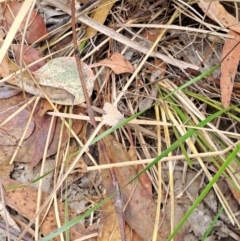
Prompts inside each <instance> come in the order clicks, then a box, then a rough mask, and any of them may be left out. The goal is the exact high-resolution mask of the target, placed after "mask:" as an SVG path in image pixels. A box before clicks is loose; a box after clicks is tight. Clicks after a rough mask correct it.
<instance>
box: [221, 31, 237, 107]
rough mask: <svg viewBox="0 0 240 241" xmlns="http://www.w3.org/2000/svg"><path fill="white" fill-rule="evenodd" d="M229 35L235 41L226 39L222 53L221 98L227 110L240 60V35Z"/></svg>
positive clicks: (233, 33) (231, 33)
mask: <svg viewBox="0 0 240 241" xmlns="http://www.w3.org/2000/svg"><path fill="white" fill-rule="evenodd" d="M229 34H230V35H231V36H233V37H234V38H233V39H226V41H225V44H224V46H223V51H222V62H221V70H222V71H221V79H220V87H221V96H222V104H223V107H224V108H227V107H228V106H229V104H230V101H231V96H232V90H233V85H234V79H235V76H236V73H237V68H238V64H239V59H240V44H239V43H240V35H239V34H238V33H236V32H234V31H232V30H230V31H229Z"/></svg>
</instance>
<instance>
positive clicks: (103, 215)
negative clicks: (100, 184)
mask: <svg viewBox="0 0 240 241" xmlns="http://www.w3.org/2000/svg"><path fill="white" fill-rule="evenodd" d="M99 211H100V221H101V226H102V228H101V229H100V230H99V233H100V237H98V239H97V240H98V241H106V240H121V233H120V228H119V225H118V217H117V213H116V209H115V206H114V203H113V201H112V200H110V201H108V202H107V203H105V204H103V205H102V206H101V208H100V209H99ZM125 234H126V241H134V240H135V241H142V239H141V238H140V237H139V236H138V235H137V234H136V233H135V232H134V230H131V228H130V227H129V226H128V225H127V224H126V225H125Z"/></svg>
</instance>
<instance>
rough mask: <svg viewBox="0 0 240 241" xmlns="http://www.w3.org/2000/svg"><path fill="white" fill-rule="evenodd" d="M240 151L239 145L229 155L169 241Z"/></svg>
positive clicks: (168, 240)
mask: <svg viewBox="0 0 240 241" xmlns="http://www.w3.org/2000/svg"><path fill="white" fill-rule="evenodd" d="M239 151H240V144H239V145H237V147H236V148H235V149H234V150H233V152H232V153H231V154H230V155H229V157H228V158H227V160H226V161H225V162H224V163H223V165H222V166H221V167H220V169H219V170H218V172H217V173H216V174H215V175H214V177H213V178H212V180H211V181H210V182H209V183H208V185H207V186H206V187H205V188H204V190H203V191H202V193H201V194H200V195H199V197H198V198H197V199H196V201H195V202H194V203H193V205H192V206H191V207H190V208H189V210H188V211H187V213H186V214H185V215H184V217H183V218H182V220H181V221H180V222H179V224H178V225H177V227H176V228H175V229H174V231H173V233H172V234H171V235H170V236H169V238H168V239H167V241H170V240H172V239H173V237H174V236H175V235H176V234H177V232H178V231H179V230H180V228H181V227H182V225H183V224H184V223H185V222H186V221H187V219H188V217H189V216H190V215H191V214H192V212H193V211H194V209H195V208H196V207H197V206H198V204H199V203H200V202H201V201H202V200H203V198H204V197H205V196H206V195H207V194H208V192H209V191H210V189H211V188H212V186H213V185H214V183H216V181H217V180H218V179H219V177H220V176H221V175H222V173H223V172H224V171H225V169H226V168H227V167H228V165H229V164H230V163H231V161H232V160H233V159H234V158H235V156H236V155H237V154H238V152H239Z"/></svg>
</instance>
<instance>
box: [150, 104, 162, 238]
mask: <svg viewBox="0 0 240 241" xmlns="http://www.w3.org/2000/svg"><path fill="white" fill-rule="evenodd" d="M154 108H155V113H156V119H157V120H158V121H159V119H160V117H159V116H160V113H159V108H158V105H157V104H156V105H155V106H154ZM156 127H157V136H158V142H157V151H158V154H159V155H160V154H161V150H162V140H161V127H160V125H157V126H156ZM157 174H158V190H157V191H158V198H157V203H158V205H157V208H156V216H155V223H154V230H153V238H152V240H153V241H155V240H157V234H158V228H159V217H160V212H161V210H160V209H161V205H160V203H161V201H162V161H159V162H158V172H157Z"/></svg>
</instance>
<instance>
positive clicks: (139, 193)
mask: <svg viewBox="0 0 240 241" xmlns="http://www.w3.org/2000/svg"><path fill="white" fill-rule="evenodd" d="M0 2H1V3H3V2H2V1H0ZM43 2H44V4H39V3H38V2H37V1H35V0H26V1H24V2H23V4H22V3H18V5H19V6H22V8H21V10H20V11H19V13H18V14H17V16H16V19H15V21H14V23H13V24H12V27H11V28H6V29H5V31H8V29H10V30H9V32H8V33H7V35H4V34H5V32H3V33H2V32H1V29H0V44H1V43H2V42H3V45H2V47H1V49H0V60H4V61H2V62H1V61H0V63H1V64H0V77H1V79H0V83H1V86H0V103H2V105H0V107H2V108H0V110H1V113H0V114H1V116H0V117H1V123H0V127H1V128H0V135H1V136H2V141H1V143H0V159H4V160H5V158H6V160H7V161H6V162H2V161H1V162H0V166H1V165H2V166H4V168H5V167H6V168H7V170H8V171H6V170H5V169H4V168H0V173H4V175H2V176H7V178H3V177H2V178H1V180H0V182H2V183H3V186H4V188H8V186H9V185H13V184H18V188H16V187H15V190H9V191H7V192H6V193H4V192H2V194H1V195H2V196H5V198H6V199H5V200H6V202H5V204H6V205H8V206H9V207H11V208H12V209H14V210H15V211H16V212H17V213H19V214H20V213H21V214H22V215H23V216H21V217H20V218H21V221H16V225H19V227H20V231H21V232H22V233H21V235H20V236H19V237H18V239H21V238H22V237H23V236H24V234H25V233H27V232H29V230H30V232H31V235H32V236H35V237H34V239H36V240H39V239H41V238H42V237H40V235H43V236H44V237H43V238H42V240H44V241H46V240H61V241H64V240H83V239H90V240H99V241H100V240H110V239H117V240H126V241H138V240H149V239H152V240H153V241H166V240H168V241H170V239H171V238H172V236H173V235H175V233H176V236H175V237H174V240H176V241H178V240H189V239H190V238H192V239H194V240H201V239H202V238H203V237H204V235H205V236H207V234H206V231H208V230H209V229H211V228H212V227H213V226H214V225H215V226H214V227H213V228H212V230H211V232H210V233H209V237H208V238H212V239H214V240H221V239H222V238H224V237H227V239H229V240H232V238H234V239H236V240H237V239H239V237H238V235H239V233H238V232H237V231H236V232H235V230H237V229H239V227H240V218H239V216H237V215H236V213H237V211H238V209H239V193H238V192H239V189H240V188H239V187H240V172H239V162H240V154H239V153H237V151H238V148H239V146H240V134H239V133H240V124H239V121H240V119H239V113H240V108H238V103H239V97H240V87H239V83H238V82H239V80H240V74H239V73H238V71H236V74H235V73H234V75H231V80H232V83H231V84H233V85H231V86H230V87H231V88H232V95H229V94H228V97H229V99H228V100H227V101H228V103H229V105H231V104H235V105H236V107H229V108H228V109H226V110H225V109H222V104H221V99H220V95H219V93H220V91H221V88H222V91H223V87H222V85H220V74H221V71H219V70H218V69H216V67H215V68H213V67H214V66H219V62H220V61H221V56H222V55H225V54H224V49H223V44H224V42H225V41H226V43H227V42H228V41H229V42H231V41H232V42H234V40H233V36H232V34H229V33H228V31H229V30H228V29H227V27H230V26H227V24H226V23H227V21H229V23H235V20H236V19H237V17H235V15H236V16H237V14H235V13H237V7H236V6H237V3H234V4H233V3H230V2H228V3H223V4H222V5H220V3H218V2H217V3H211V4H209V3H203V1H201V0H200V3H195V2H185V1H182V0H172V1H170V2H167V1H162V0H155V1H146V0H143V1H136V0H134V1H130V0H125V1H115V0H113V1H112V0H106V1H95V2H94V1H88V2H87V3H86V1H85V0H84V1H80V2H79V1H77V4H76V6H74V1H72V6H71V8H70V7H69V4H68V3H62V2H60V1H57V0H53V1H50V0H44V1H43ZM83 2H84V3H83ZM90 2H91V3H93V4H92V5H91V6H90V7H89V3H90ZM109 3H110V5H109V6H108V7H107V6H106V5H105V4H109ZM21 4H22V5H21ZM199 6H200V7H202V9H203V12H202V11H199ZM34 7H36V9H37V11H35V12H34V13H36V15H38V16H39V17H40V13H43V15H44V17H40V18H41V19H44V21H42V22H44V23H46V26H45V24H44V27H46V28H48V27H49V29H48V31H49V34H48V36H49V38H48V39H44V40H43V39H42V40H43V41H42V42H39V43H34V45H31V50H32V51H34V52H31V51H29V52H27V50H28V49H29V46H27V44H29V43H27V41H26V33H27V31H28V30H29V28H30V26H31V24H27V26H26V27H25V28H24V30H23V25H24V23H25V21H26V20H24V18H25V19H27V18H29V19H31V18H30V17H29V16H30V15H29V16H27V17H26V15H27V13H28V12H31V11H32V9H33V8H34ZM102 7H103V8H104V9H102ZM222 7H224V8H225V9H227V10H228V14H226V12H222V13H223V14H222V15H223V16H221V14H220V12H219V10H221V9H222V10H223V8H222ZM75 8H76V9H85V10H83V11H82V12H79V13H77V11H76V12H75ZM207 8H208V9H207ZM101 9H102V10H101ZM103 10H104V13H103V14H102V15H101V13H102V12H101V11H103ZM222 10H221V11H222ZM94 12H95V13H94ZM99 14H100V15H99ZM66 15H67V16H66ZM74 15H76V17H75V16H74ZM93 15H95V16H97V17H91V16H93ZM103 15H104V16H103ZM56 16H57V17H56ZM206 16H209V17H210V18H212V19H209V18H206ZM71 17H72V19H71V20H70V21H69V19H70V18H71ZM222 17H225V18H226V19H225V20H223V18H222ZM101 18H102V19H101ZM73 19H74V21H73ZM22 20H23V22H22ZM98 20H100V21H98ZM21 22H22V25H21V26H20V23H21ZM9 27H10V26H9ZM231 27H232V26H231ZM234 27H235V28H238V27H239V26H237V25H236V26H234ZM20 28H21V29H22V30H21V31H22V32H23V33H22V32H21V31H20ZM53 29H55V30H53ZM86 29H87V32H86ZM17 31H18V32H19V36H20V38H18V36H16V37H14V36H15V34H16V32H17ZM20 32H21V33H20ZM24 36H25V37H24ZM71 36H74V37H73V39H72V38H71ZM86 37H88V38H90V39H86ZM24 38H25V39H24ZM22 39H23V41H22ZM73 40H74V41H73ZM13 41H14V44H15V45H14V46H10V44H11V43H12V42H13ZM21 42H24V43H25V44H26V46H24V47H23V48H24V49H25V50H24V51H23V52H21V51H19V48H21V47H20V46H21V45H20V44H21ZM73 42H74V44H73ZM226 51H228V50H226ZM79 52H80V53H79ZM31 53H33V54H31ZM74 54H76V55H77V63H78V72H77V78H76V80H77V83H79V82H78V76H79V74H78V73H80V79H81V80H84V81H86V83H89V82H88V81H89V79H88V77H86V76H82V73H83V72H84V66H81V65H82V63H81V62H79V61H78V60H79V59H81V60H84V63H86V66H88V67H89V66H90V68H91V71H92V76H91V77H92V78H91V81H92V82H91V83H92V87H93V89H91V91H90V92H89V93H87V92H86V91H85V93H84V98H83V99H82V100H81V101H79V102H77V99H76V95H74V94H72V92H71V91H72V89H71V90H70V89H67V90H66V91H67V92H68V93H67V94H66V95H65V96H64V98H62V99H64V101H66V99H67V98H68V102H61V103H60V102H56V103H58V104H56V103H55V102H54V101H53V99H54V98H53V89H52V87H53V85H51V88H50V89H49V90H48V91H46V88H45V87H43V86H45V85H44V84H43V83H42V82H41V81H42V80H41V78H42V76H41V77H39V76H38V77H36V76H37V73H39V69H38V67H39V66H40V68H42V66H41V65H43V64H44V63H45V62H46V63H51V61H52V60H53V61H55V60H56V59H59V58H63V59H64V60H65V61H70V59H72V56H73V55H74ZM32 55H35V57H34V58H33V59H32V58H30V57H33V56H32ZM35 60H36V61H35ZM43 60H44V61H43ZM24 61H25V62H24ZM33 61H34V63H31V62H33ZM35 62H39V65H37V64H36V63H35ZM23 63H24V67H25V68H21V65H22V64H23ZM33 65H35V66H33ZM102 65H104V66H105V67H101V66H102ZM18 66H20V67H18ZM32 66H33V67H34V68H36V69H34V70H33V69H32V68H31V67H32ZM237 66H238V63H237V62H236V63H235V69H236V70H237ZM45 68H47V69H48V68H49V65H45ZM213 69H215V71H214V72H212V70H213ZM63 70H67V64H65V62H63V63H61V65H60V67H59V66H57V67H56V68H54V69H53V70H52V71H50V72H47V74H45V76H47V77H46V79H44V81H45V80H46V82H48V83H49V82H53V79H51V78H50V77H53V76H54V74H55V73H56V72H57V73H60V71H63ZM58 71H59V72H58ZM205 71H206V72H205ZM66 72H67V73H69V74H70V72H71V73H72V71H71V70H70V71H69V70H67V71H66ZM203 72H204V73H203ZM62 73H63V72H61V73H60V75H61V76H57V77H56V78H55V79H57V80H56V81H55V80H54V88H55V89H54V91H56V90H57V96H58V94H59V93H60V92H58V91H60V89H61V88H62V87H63V86H62V83H61V84H60V83H59V82H58V80H59V79H60V78H62V77H63V80H64V81H65V79H66V77H65V76H63V75H62ZM226 73H227V72H226ZM41 74H42V75H44V74H43V73H41ZM210 75H211V76H210ZM34 76H35V78H34ZM68 76H69V75H67V78H68ZM222 76H224V74H222ZM26 78H27V80H28V81H29V82H27V80H26ZM16 81H19V85H18V86H19V88H18V87H16V88H17V91H16V92H13V91H12V92H11V91H9V92H8V93H7V94H6V93H3V92H4V90H6V89H7V90H8V89H9V88H11V85H12V84H16ZM84 81H83V82H81V87H80V86H79V85H75V86H73V91H76V93H78V94H80V91H79V90H80V88H82V87H84V86H85V84H84V83H85V82H84ZM70 82H71V83H72V81H70ZM3 84H4V85H6V89H5V87H4V88H2V85H3ZM10 84H11V85H10ZM24 84H26V85H31V86H34V87H35V88H36V89H37V92H34V93H32V95H34V96H32V95H30V94H29V93H28V92H30V91H29V90H28V89H27V88H23V87H24ZM51 84H53V83H51ZM22 89H24V90H25V92H26V93H25V95H24V94H23V93H20V91H21V90H22ZM225 89H226V88H225ZM69 94H70V97H66V96H67V95H68V96H69ZM81 95H82V93H81ZM59 96H60V94H59ZM72 96H73V97H72ZM88 96H89V98H88ZM43 98H44V99H45V100H44V101H43ZM34 101H35V102H34ZM82 101H85V102H86V104H85V103H82ZM38 102H39V103H38ZM53 102H54V103H55V104H54V103H53ZM75 104H76V105H75ZM4 105H6V106H5V108H3V106H4ZM145 107H147V108H148V109H147V110H144V111H141V110H142V109H144V108H145ZM15 110H16V111H15ZM89 110H90V111H89ZM139 111H140V112H139ZM23 112H24V113H23ZM89 113H90V114H89ZM140 113H141V114H140ZM220 113H221V115H220ZM19 116H20V117H21V122H18V120H19V119H20V117H19ZM22 116H23V117H22ZM129 120H131V121H129ZM128 121H129V122H128ZM109 125H110V127H109ZM9 126H11V128H10V127H9ZM15 126H16V127H15ZM104 128H105V129H106V130H107V131H106V132H104V131H103V129H104ZM13 129H14V130H13ZM15 129H16V130H15ZM103 132H104V133H103ZM109 133H110V134H109ZM111 133H114V134H112V135H111ZM101 141H103V142H104V144H103V145H102V144H101ZM98 142H99V144H100V146H101V148H98V146H97V144H98ZM12 143H13V144H12ZM105 147H106V148H105ZM233 154H234V155H233ZM235 154H236V155H235ZM7 158H8V159H7ZM231 158H232V160H231ZM22 160H23V161H26V162H27V163H21V162H20V161H22ZM9 162H10V163H11V165H8V164H9ZM6 163H7V164H6ZM29 163H30V164H29ZM226 164H228V166H227V167H226ZM29 166H30V167H34V168H33V169H32V170H30V169H29V168H28V167H29ZM146 167H147V168H146ZM225 167H226V168H225ZM144 168H146V169H147V170H146V169H144ZM4 170H5V172H4ZM143 170H144V171H146V172H145V173H142V172H143ZM6 172H7V174H6ZM10 172H11V178H8V177H9V175H10ZM113 173H115V177H114V175H112V174H113ZM219 173H221V178H220V180H218V181H216V180H217V178H218V177H219ZM134 177H135V178H134ZM18 178H19V179H18ZM111 178H112V180H113V182H112V181H111ZM12 179H16V180H17V181H18V182H16V181H15V180H12ZM129 180H131V182H129ZM117 181H118V182H117ZM126 183H128V185H126V186H125V184H126ZM209 183H210V184H211V186H210V185H209ZM22 184H24V185H25V186H23V185H22ZM103 184H104V185H103ZM19 185H20V186H19ZM212 185H213V186H212ZM119 186H120V187H119ZM123 186H124V188H123V189H121V187H123ZM36 187H37V189H38V190H36V189H34V188H36ZM116 190H121V195H122V197H121V199H120V198H119V197H120V195H119V196H117V197H118V199H116V200H117V201H116V202H115V203H114V202H112V203H111V205H108V203H105V206H101V205H102V204H103V203H104V201H106V200H107V199H105V197H109V196H111V195H112V194H113V193H115V191H116ZM206 190H207V192H208V193H207V195H206V196H205V197H204V199H201V198H202V197H203V196H204V195H205V194H206ZM31 194H32V197H30V196H31ZM115 194H116V193H115ZM118 194H119V193H118ZM16 197H17V202H16V201H15V199H16ZM111 197H112V196H111ZM2 199H3V197H2ZM26 199H29V202H28V204H29V205H28V206H29V208H30V209H28V207H27V205H26V201H25V200H26ZM200 199H201V200H202V201H203V202H202V203H199V202H198V201H199V200H200ZM119 203H120V205H118V204H119ZM206 203H207V204H211V205H210V207H209V205H206ZM123 204H124V207H123ZM197 204H199V205H198V206H195V205H197ZM115 206H116V207H117V208H118V209H115ZM221 206H222V207H223V209H224V212H223V214H222V216H220V218H219V219H218V221H217V222H216V221H214V222H216V223H213V224H212V223H211V221H212V220H213V219H214V216H216V214H217V213H218V211H219V207H221ZM33 207H34V208H33ZM67 207H70V208H69V213H68V212H67V211H66V210H67V209H68V208H67ZM192 207H194V210H193V209H192ZM3 208H4V207H3ZM188 210H191V211H192V213H191V215H189V216H188ZM122 211H124V212H125V215H122V213H123V212H122ZM117 213H121V215H119V216H118V214H117ZM202 213H204V217H202V218H201V214H202ZM1 215H3V214H1ZM77 216H78V217H77ZM120 216H121V218H122V219H121V218H118V217H120ZM124 216H125V217H124ZM64 217H65V218H64ZM123 217H124V218H123ZM185 217H188V218H189V222H186V221H185V222H184V224H183V220H184V218H185ZM18 218H19V217H15V218H14V219H15V220H17V219H18ZM223 219H224V220H226V219H227V220H228V224H227V225H229V226H227V227H229V229H227V231H226V229H224V228H225V227H226V223H225V221H222V220H223ZM23 220H24V221H23ZM25 220H27V221H25ZM79 220H82V221H81V224H79ZM118 220H120V223H119V222H118ZM125 221H126V222H127V223H128V225H126V227H124V222H125ZM74 225H75V226H74ZM70 226H71V228H69V227H70ZM106 226H107V227H106ZM180 226H181V228H180V229H179V227H180ZM223 227H224V228H223ZM78 228H79V229H78ZM77 229H78V231H79V230H80V232H81V233H78V231H77ZM230 229H231V231H229V230H230ZM176 230H177V231H176ZM220 230H221V232H220ZM72 231H73V232H72ZM51 232H53V233H54V234H49V233H51ZM101 232H102V234H103V236H102V237H98V236H99V235H100V234H101ZM234 232H235V233H234ZM34 233H35V234H34ZM51 235H52V236H51ZM54 235H58V236H55V237H53V236H54ZM171 235H172V236H171Z"/></svg>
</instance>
